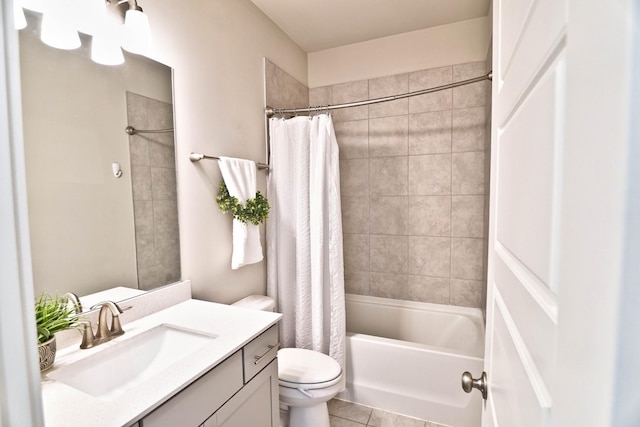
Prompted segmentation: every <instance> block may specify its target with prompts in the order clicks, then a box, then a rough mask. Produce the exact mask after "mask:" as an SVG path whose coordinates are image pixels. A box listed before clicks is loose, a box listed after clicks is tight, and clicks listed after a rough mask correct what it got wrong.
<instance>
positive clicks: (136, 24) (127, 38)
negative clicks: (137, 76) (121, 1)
mask: <svg viewBox="0 0 640 427" xmlns="http://www.w3.org/2000/svg"><path fill="white" fill-rule="evenodd" d="M128 3H129V10H127V12H126V14H125V17H124V27H123V31H122V48H123V49H125V50H127V51H129V52H131V53H137V54H141V55H145V54H148V53H149V50H150V48H151V30H150V29H149V18H147V15H145V13H144V12H143V11H142V8H141V7H140V6H138V3H137V2H136V0H128Z"/></svg>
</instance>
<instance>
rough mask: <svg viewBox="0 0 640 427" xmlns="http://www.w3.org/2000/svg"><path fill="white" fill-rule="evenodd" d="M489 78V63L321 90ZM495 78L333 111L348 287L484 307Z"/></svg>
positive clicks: (381, 89) (359, 92) (400, 89)
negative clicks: (490, 97) (489, 125)
mask: <svg viewBox="0 0 640 427" xmlns="http://www.w3.org/2000/svg"><path fill="white" fill-rule="evenodd" d="M483 74H485V62H484V61H483V62H474V63H468V64H460V65H453V66H447V67H440V68H435V69H429V70H423V71H417V72H413V73H408V74H399V75H394V76H388V77H382V78H377V79H371V80H362V81H357V82H350V83H344V84H338V85H333V86H328V87H321V88H314V89H311V90H310V91H309V103H310V104H311V105H327V104H339V103H344V102H352V101H360V100H364V99H371V98H377V97H382V96H388V95H395V94H399V93H406V92H407V91H416V90H420V89H425V88H429V87H434V86H439V85H444V84H448V83H452V82H456V81H460V80H464V79H468V78H472V77H476V76H481V75H483ZM488 92H489V90H488V83H486V82H482V83H476V84H473V85H469V86H463V87H459V88H454V89H448V90H445V91H440V92H436V93H432V94H427V95H421V96H417V97H412V98H406V99H401V100H396V101H393V102H387V103H382V104H377V105H371V106H362V107H357V108H349V109H344V110H336V111H334V112H333V119H334V123H335V130H336V136H337V139H338V144H339V146H340V174H341V192H342V211H343V232H344V257H345V260H344V261H345V285H346V288H347V292H349V293H355V294H364V295H373V296H381V297H390V298H397V299H406V300H414V301H425V302H434V303H440V304H453V305H463V306H471V307H481V305H482V300H483V294H484V288H485V285H484V280H485V279H484V277H485V272H484V270H485V269H486V266H485V263H484V261H483V260H484V258H485V255H484V254H485V253H486V249H485V248H486V233H487V230H486V226H485V224H486V222H487V221H486V220H487V218H486V216H487V214H486V210H485V204H486V203H487V200H486V199H485V194H486V192H487V190H486V188H487V186H486V184H487V183H488V168H487V169H486V168H485V156H486V153H485V148H486V147H487V144H488V135H487V132H488V131H487V129H486V116H487V113H488V112H487V111H486V109H487V106H486V103H487V101H486V99H487V94H488Z"/></svg>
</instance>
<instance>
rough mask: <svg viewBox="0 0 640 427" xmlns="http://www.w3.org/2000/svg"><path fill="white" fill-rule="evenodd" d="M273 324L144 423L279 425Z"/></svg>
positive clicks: (164, 426)
mask: <svg viewBox="0 0 640 427" xmlns="http://www.w3.org/2000/svg"><path fill="white" fill-rule="evenodd" d="M277 328H278V327H277V325H273V326H272V327H270V328H269V329H267V330H266V331H265V332H263V333H262V334H261V335H259V336H258V337H256V338H255V339H253V340H252V341H250V342H249V343H247V344H246V345H245V346H244V347H243V348H242V349H241V350H238V351H237V352H236V353H234V354H233V355H231V356H230V357H229V358H227V359H226V360H224V361H223V362H221V363H220V364H218V365H217V366H216V367H214V368H213V369H211V370H210V371H209V372H207V373H206V374H205V375H203V376H202V377H200V378H199V379H198V380H196V381H195V382H193V383H192V384H190V385H189V386H188V387H186V388H185V389H183V390H182V391H181V392H180V393H178V394H177V395H175V396H174V397H172V398H171V399H170V400H168V401H167V402H166V403H164V404H163V405H162V406H160V407H159V408H157V409H156V410H154V411H153V412H151V413H150V414H149V415H147V416H146V417H144V418H143V419H142V420H141V421H140V427H175V426H185V427H202V426H203V427H247V426H252V427H277V426H278V425H279V402H278V362H277V359H276V355H277V351H278V329H277Z"/></svg>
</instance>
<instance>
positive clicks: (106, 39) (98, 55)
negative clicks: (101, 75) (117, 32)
mask: <svg viewBox="0 0 640 427" xmlns="http://www.w3.org/2000/svg"><path fill="white" fill-rule="evenodd" d="M91 60H92V61H93V62H97V63H98V64H102V65H120V64H122V63H123V62H124V55H123V54H122V49H120V44H119V43H118V39H117V38H113V37H110V36H109V34H105V33H102V34H95V35H94V36H93V38H92V39H91Z"/></svg>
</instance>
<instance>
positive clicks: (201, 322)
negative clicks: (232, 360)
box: [42, 299, 282, 427]
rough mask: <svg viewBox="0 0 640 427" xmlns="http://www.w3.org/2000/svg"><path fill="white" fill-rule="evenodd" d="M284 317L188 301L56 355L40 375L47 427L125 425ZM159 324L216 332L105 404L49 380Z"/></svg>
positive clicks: (100, 400) (102, 401) (159, 403)
mask: <svg viewBox="0 0 640 427" xmlns="http://www.w3.org/2000/svg"><path fill="white" fill-rule="evenodd" d="M281 317H282V315H281V314H278V313H270V312H264V311H258V310H250V309H244V308H239V307H233V306H229V305H225V304H217V303H212V302H206V301H199V300H193V299H192V300H188V301H184V302H182V303H179V304H177V305H174V306H172V307H169V308H167V309H165V310H162V311H158V312H156V313H153V314H150V315H148V316H146V317H143V318H141V319H139V320H136V321H133V322H130V323H128V324H127V323H123V325H122V327H123V329H124V331H125V334H124V335H122V336H121V337H117V338H115V339H113V340H111V341H110V342H108V343H105V344H102V345H99V346H97V347H94V348H91V349H87V350H80V349H79V348H78V347H76V346H74V347H69V348H65V349H63V350H61V351H59V352H58V354H57V355H56V361H55V365H54V367H53V368H52V369H51V370H49V371H47V372H45V373H43V374H42V404H43V405H42V406H43V408H44V417H45V424H46V425H47V427H62V426H64V427H73V426H92V427H100V426H104V427H107V426H108V427H113V426H128V425H130V424H132V423H133V422H135V421H137V420H139V419H140V418H142V417H143V416H144V415H146V414H148V413H150V412H151V411H153V409H155V408H156V407H158V406H160V405H161V404H162V403H164V402H166V401H167V400H168V399H169V398H171V397H172V396H173V395H175V394H176V393H177V392H178V391H180V390H182V389H183V388H185V387H186V386H188V385H189V384H190V383H192V382H193V381H194V380H196V379H197V378H198V377H200V376H202V375H203V374H204V373H206V372H207V371H209V370H210V369H212V368H213V367H215V366H216V365H218V364H219V363H220V362H222V361H223V360H224V359H226V358H227V357H228V356H230V355H232V354H233V353H235V352H236V351H237V350H239V349H240V348H242V347H243V346H244V345H245V344H247V343H248V342H249V341H251V340H252V339H254V338H255V337H257V336H258V335H260V334H261V333H262V332H264V331H265V330H266V329H268V328H269V327H270V326H272V325H274V324H275V323H277V322H278V320H280V318H281ZM160 324H170V325H176V326H179V327H183V328H188V329H192V330H196V331H200V332H202V333H207V334H215V335H217V337H216V339H214V340H212V342H211V343H210V344H207V345H206V346H205V347H203V348H202V349H200V350H198V351H196V352H194V353H192V354H191V355H188V356H187V357H185V358H183V359H182V360H181V362H180V363H176V364H174V365H173V366H171V367H169V368H167V369H166V370H165V371H164V372H163V373H162V374H158V375H156V376H154V377H152V378H149V379H148V380H146V381H144V382H143V383H141V384H139V385H136V386H134V387H132V388H131V389H129V390H128V391H126V392H125V393H124V394H122V395H120V396H117V397H115V398H113V399H111V400H103V399H100V398H97V397H94V396H90V395H88V394H85V393H83V392H81V391H79V390H76V389H75V388H72V387H70V386H68V385H66V384H63V383H61V382H58V381H55V380H53V379H52V378H50V377H49V376H50V374H52V373H54V372H55V371H56V370H57V369H60V368H62V367H64V366H67V365H70V364H72V363H73V362H75V361H78V360H81V359H83V358H85V357H88V356H90V355H92V354H95V353H97V352H100V351H102V350H104V349H106V348H109V347H111V346H113V345H116V344H118V343H122V342H125V341H126V340H127V339H128V338H132V337H134V336H136V335H137V334H140V333H142V332H145V331H147V330H149V329H151V328H153V327H154V326H157V325H160Z"/></svg>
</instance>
